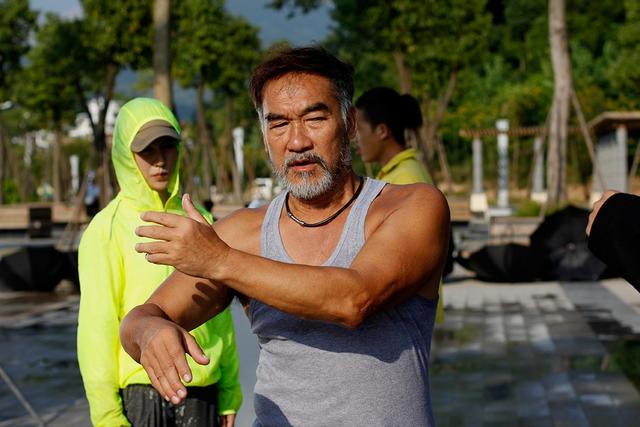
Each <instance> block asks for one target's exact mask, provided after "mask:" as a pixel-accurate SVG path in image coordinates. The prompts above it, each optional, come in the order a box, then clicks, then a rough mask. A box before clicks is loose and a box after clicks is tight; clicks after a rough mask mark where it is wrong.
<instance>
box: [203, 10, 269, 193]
mask: <svg viewBox="0 0 640 427" xmlns="http://www.w3.org/2000/svg"><path fill="white" fill-rule="evenodd" d="M221 31H222V34H221V37H222V40H224V45H223V49H222V52H221V53H222V57H223V58H224V61H223V62H222V64H221V65H222V67H221V70H220V74H219V75H218V76H217V78H216V80H215V81H214V82H213V83H212V88H213V89H214V91H215V93H217V94H219V95H221V96H222V97H223V99H224V110H225V120H224V123H225V125H224V131H223V133H222V136H221V138H219V157H220V159H219V165H220V166H219V168H218V171H219V175H220V173H224V172H225V171H226V170H227V169H226V165H228V166H229V169H230V170H231V178H232V179H231V182H232V184H233V194H234V197H235V199H236V201H237V202H239V201H240V200H241V197H242V177H241V176H240V173H239V171H238V168H237V166H236V162H235V161H234V157H233V147H232V131H233V128H234V126H235V124H237V123H238V122H237V120H236V117H235V114H236V103H237V98H238V97H239V96H245V97H246V96H247V95H246V93H247V81H248V77H249V75H250V74H251V70H252V69H253V68H254V66H255V65H256V64H257V62H258V61H259V60H260V57H261V53H260V40H259V38H258V29H257V28H256V27H254V26H253V25H251V24H249V23H248V22H247V21H246V20H245V19H244V18H241V17H234V16H227V18H226V20H225V23H224V26H223V27H222V28H221Z"/></svg>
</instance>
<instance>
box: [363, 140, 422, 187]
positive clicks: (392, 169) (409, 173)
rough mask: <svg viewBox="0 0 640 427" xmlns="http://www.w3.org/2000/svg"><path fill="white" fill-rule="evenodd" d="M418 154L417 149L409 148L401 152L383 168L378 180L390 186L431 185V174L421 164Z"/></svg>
mask: <svg viewBox="0 0 640 427" xmlns="http://www.w3.org/2000/svg"><path fill="white" fill-rule="evenodd" d="M417 154H418V152H417V151H416V149H415V148H407V149H406V150H403V151H401V152H399V153H398V154H396V155H395V156H393V158H392V159H391V160H389V162H388V163H387V164H386V165H384V166H383V167H382V169H381V170H380V172H378V175H377V176H376V178H377V179H380V180H382V181H386V182H388V183H390V184H414V183H416V182H425V183H427V184H431V183H432V182H433V181H432V180H431V177H430V176H429V172H427V170H426V169H425V167H424V166H423V165H422V163H420V161H419V160H418V157H417Z"/></svg>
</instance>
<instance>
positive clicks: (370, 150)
mask: <svg viewBox="0 0 640 427" xmlns="http://www.w3.org/2000/svg"><path fill="white" fill-rule="evenodd" d="M356 144H357V147H358V154H359V155H360V157H361V158H362V160H363V161H364V162H367V163H370V162H377V163H380V159H381V157H382V153H383V148H384V141H383V140H382V138H381V137H380V135H379V132H377V128H376V127H374V126H372V125H371V123H370V122H369V120H368V119H367V116H366V114H365V112H364V111H363V110H361V109H359V108H356Z"/></svg>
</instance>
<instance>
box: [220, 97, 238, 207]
mask: <svg viewBox="0 0 640 427" xmlns="http://www.w3.org/2000/svg"><path fill="white" fill-rule="evenodd" d="M224 104H225V110H226V125H225V128H224V133H225V137H224V139H225V140H226V143H227V147H226V150H225V151H226V153H227V155H228V156H229V157H228V158H229V159H231V179H232V183H233V199H234V202H236V203H240V202H242V177H241V176H240V171H239V170H238V165H236V158H235V150H234V148H233V136H232V135H233V96H232V95H231V93H228V92H227V93H225V98H224Z"/></svg>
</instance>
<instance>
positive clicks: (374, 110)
mask: <svg viewBox="0 0 640 427" xmlns="http://www.w3.org/2000/svg"><path fill="white" fill-rule="evenodd" d="M355 106H356V129H357V133H356V142H357V145H358V152H359V154H360V157H362V160H363V161H365V162H374V163H378V164H381V165H382V169H380V171H379V172H378V174H377V175H376V179H380V180H382V181H386V182H388V183H390V184H414V183H416V182H425V183H428V184H432V183H433V181H432V179H431V177H430V176H429V172H427V169H426V168H425V167H424V165H423V164H422V163H421V162H420V161H419V160H418V157H417V151H416V149H415V148H407V147H406V141H405V137H404V132H405V130H406V129H417V128H418V127H420V126H421V125H422V113H421V112H420V106H419V105H418V102H417V101H416V100H415V98H413V97H412V96H411V95H408V94H405V95H400V94H399V93H398V92H396V91H395V90H393V89H391V88H386V87H377V88H373V89H369V90H368V91H366V92H365V93H363V94H362V95H361V96H360V98H358V100H357V101H356V104H355ZM449 244H451V243H449ZM440 294H441V295H442V285H440ZM443 317H444V312H443V308H442V298H440V300H439V301H438V313H437V317H436V322H442V319H443Z"/></svg>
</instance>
